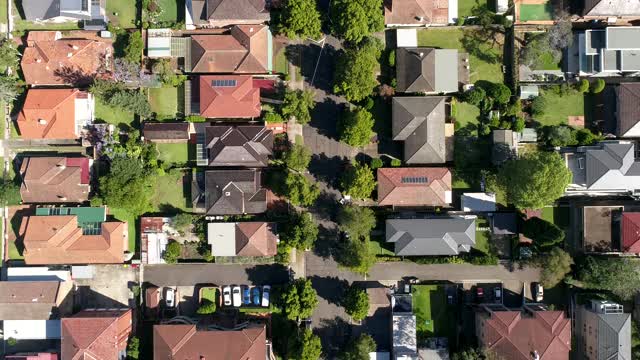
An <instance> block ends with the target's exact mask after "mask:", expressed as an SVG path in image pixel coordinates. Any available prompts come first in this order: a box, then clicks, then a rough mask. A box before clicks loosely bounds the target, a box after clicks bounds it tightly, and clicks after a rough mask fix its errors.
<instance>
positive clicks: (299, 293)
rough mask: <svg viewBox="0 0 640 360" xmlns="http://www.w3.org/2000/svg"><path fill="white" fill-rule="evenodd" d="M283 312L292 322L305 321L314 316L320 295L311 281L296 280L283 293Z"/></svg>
mask: <svg viewBox="0 0 640 360" xmlns="http://www.w3.org/2000/svg"><path fill="white" fill-rule="evenodd" d="M282 305H283V312H284V314H285V315H286V317H287V318H288V319H290V320H297V319H305V318H308V317H310V316H311V315H312V314H313V311H314V310H315V308H316V306H318V294H317V293H316V291H315V290H314V289H313V286H312V284H311V280H309V279H304V278H300V279H296V280H295V281H294V282H292V283H291V284H289V286H287V288H286V289H285V290H284V292H283V293H282Z"/></svg>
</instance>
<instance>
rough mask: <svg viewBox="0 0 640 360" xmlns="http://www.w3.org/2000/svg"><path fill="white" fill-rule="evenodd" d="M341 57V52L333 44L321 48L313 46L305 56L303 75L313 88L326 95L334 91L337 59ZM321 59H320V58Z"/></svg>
mask: <svg viewBox="0 0 640 360" xmlns="http://www.w3.org/2000/svg"><path fill="white" fill-rule="evenodd" d="M340 55H341V50H338V49H336V48H335V47H334V46H333V45H331V44H326V43H325V44H324V47H323V48H321V47H320V46H319V45H317V44H311V45H309V46H307V48H306V49H305V53H304V54H303V67H302V75H303V76H304V77H305V78H307V79H308V80H309V82H311V81H312V80H313V84H312V85H313V87H315V88H316V89H320V90H322V91H324V92H326V93H331V92H332V91H333V75H334V73H335V68H336V59H338V58H339V56H340ZM318 57H320V58H318Z"/></svg>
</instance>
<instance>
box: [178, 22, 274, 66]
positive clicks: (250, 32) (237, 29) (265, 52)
mask: <svg viewBox="0 0 640 360" xmlns="http://www.w3.org/2000/svg"><path fill="white" fill-rule="evenodd" d="M190 39H191V41H190V43H189V44H188V47H189V51H188V52H186V58H185V71H186V72H191V73H200V74H202V73H214V74H265V73H270V72H271V71H272V70H273V54H272V52H273V49H272V45H271V44H272V40H271V32H270V31H269V27H268V26H266V25H236V26H233V27H232V28H231V29H230V30H229V31H228V32H226V33H222V34H208V35H191V38H190Z"/></svg>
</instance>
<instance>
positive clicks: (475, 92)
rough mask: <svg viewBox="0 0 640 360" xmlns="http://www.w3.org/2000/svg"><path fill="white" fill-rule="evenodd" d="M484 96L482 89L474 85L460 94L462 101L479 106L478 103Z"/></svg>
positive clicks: (485, 95) (485, 94)
mask: <svg viewBox="0 0 640 360" xmlns="http://www.w3.org/2000/svg"><path fill="white" fill-rule="evenodd" d="M486 97H487V93H486V92H485V91H484V89H483V88H481V87H478V86H475V87H474V88H473V89H471V90H467V91H466V92H465V93H464V94H462V101H464V102H467V103H469V104H472V105H475V106H480V104H481V103H482V101H484V99H485V98H486Z"/></svg>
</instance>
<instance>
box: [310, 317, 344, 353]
mask: <svg viewBox="0 0 640 360" xmlns="http://www.w3.org/2000/svg"><path fill="white" fill-rule="evenodd" d="M316 333H317V334H318V336H320V340H321V341H322V350H323V352H324V355H325V358H326V359H335V358H337V356H336V355H337V354H338V353H339V352H340V351H341V350H342V349H343V348H344V346H345V345H346V344H347V343H348V342H349V340H350V339H351V333H352V329H351V325H350V324H349V323H347V322H346V321H345V320H344V319H343V318H341V317H339V316H336V317H335V318H333V319H322V320H321V322H320V325H319V327H317V328H316Z"/></svg>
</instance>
